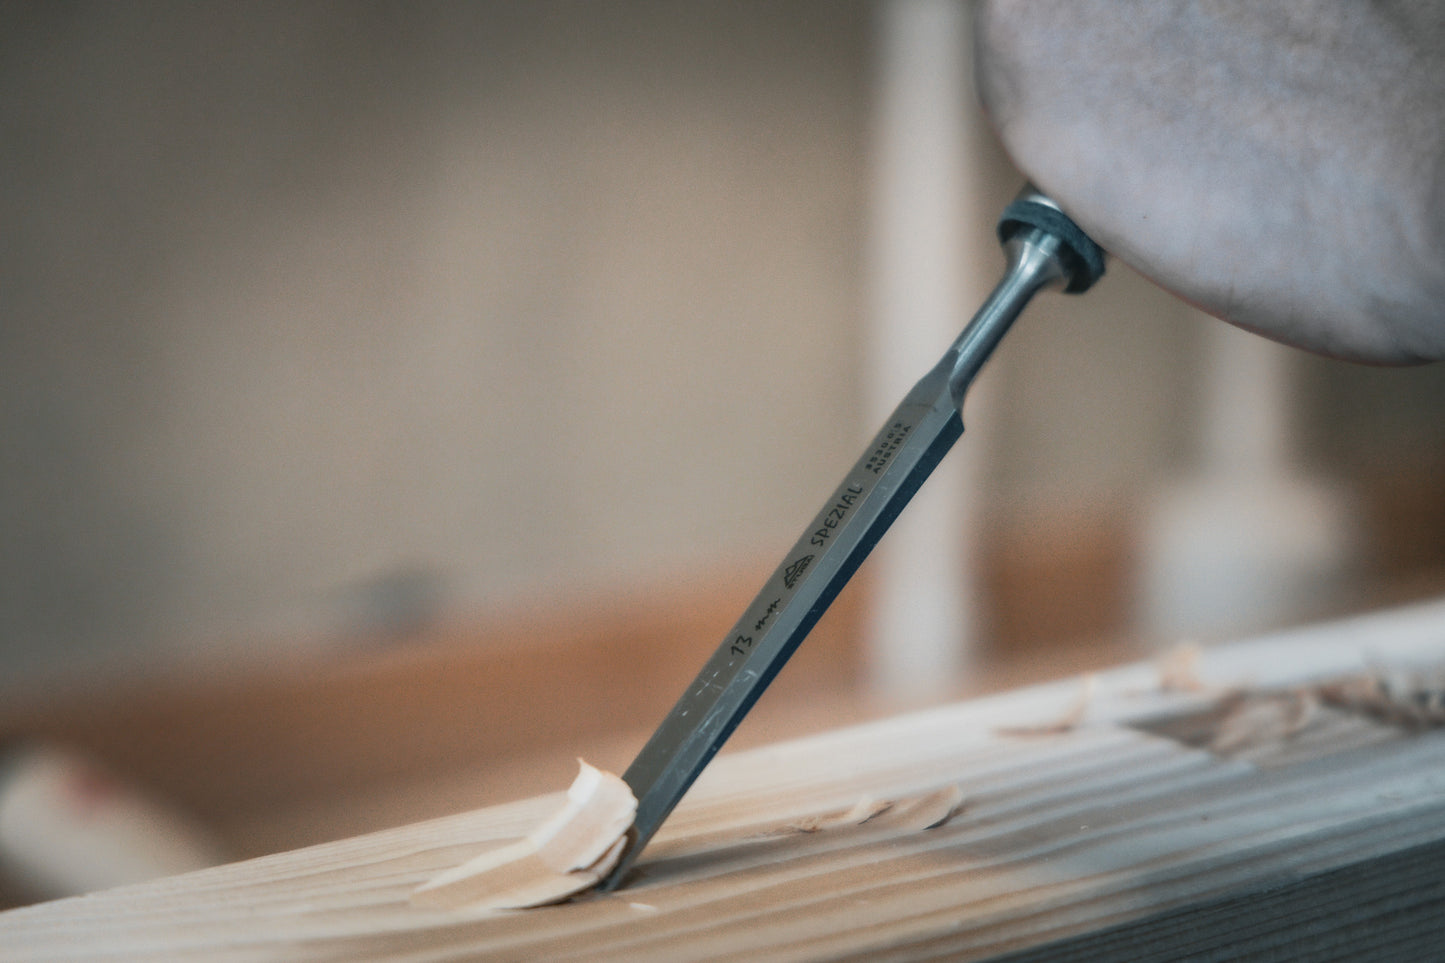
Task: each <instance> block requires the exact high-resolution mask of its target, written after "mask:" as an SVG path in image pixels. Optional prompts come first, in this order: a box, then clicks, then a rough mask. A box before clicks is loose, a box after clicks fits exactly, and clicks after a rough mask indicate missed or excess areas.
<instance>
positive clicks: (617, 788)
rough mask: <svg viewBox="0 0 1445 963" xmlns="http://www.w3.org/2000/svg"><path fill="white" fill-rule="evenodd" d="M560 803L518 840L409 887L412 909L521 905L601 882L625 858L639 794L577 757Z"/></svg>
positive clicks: (553, 900) (554, 898)
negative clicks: (575, 771)
mask: <svg viewBox="0 0 1445 963" xmlns="http://www.w3.org/2000/svg"><path fill="white" fill-rule="evenodd" d="M577 762H578V765H579V766H580V771H579V772H578V774H577V778H576V780H574V781H573V783H572V786H571V787H570V788H569V789H568V790H567V799H566V802H565V803H564V805H563V807H562V808H561V809H560V810H559V811H558V812H557V813H556V814H555V815H553V816H552V817H551V818H549V819H548V820H547V821H546V822H544V823H542V825H540V826H538V827H537V828H536V829H534V830H532V832H531V833H529V834H527V836H526V837H525V838H523V839H520V840H518V841H517V842H514V843H511V844H509V845H506V846H502V847H501V848H499V849H494V850H491V851H489V852H486V853H483V854H482V855H480V856H478V857H476V858H475V859H472V860H469V861H467V862H465V863H463V864H462V865H460V866H457V867H454V868H453V869H449V870H447V871H445V872H443V873H439V874H438V875H436V876H434V877H433V878H432V879H430V880H428V881H427V882H425V883H423V884H422V885H421V886H419V887H417V889H416V890H415V891H413V893H412V896H411V901H412V903H413V904H414V905H417V906H428V907H433V908H440V909H457V908H460V907H469V908H475V909H526V908H530V907H533V906H545V905H547V904H549V903H559V902H561V901H562V900H565V899H568V898H570V897H572V896H575V895H577V894H578V893H580V892H582V891H584V890H587V889H590V888H591V887H593V886H595V885H597V884H598V883H599V882H601V881H602V880H603V879H604V878H605V877H606V876H607V874H608V873H609V872H611V871H612V868H613V867H615V866H616V865H617V862H618V860H620V859H621V858H622V853H623V850H625V849H626V848H627V842H628V837H627V831H628V830H629V829H631V828H632V820H633V817H634V816H635V815H636V813H637V799H636V798H635V797H634V796H633V795H632V790H631V789H630V788H629V787H628V785H627V783H625V782H623V781H622V780H621V779H619V778H618V777H617V776H614V775H612V774H611V773H609V772H603V771H602V770H600V769H596V768H594V767H592V766H589V765H588V764H587V763H585V762H583V761H582V760H581V759H579V760H577Z"/></svg>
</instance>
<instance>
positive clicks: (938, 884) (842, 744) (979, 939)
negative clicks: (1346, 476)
mask: <svg viewBox="0 0 1445 963" xmlns="http://www.w3.org/2000/svg"><path fill="white" fill-rule="evenodd" d="M1442 662H1445V603H1435V604H1429V605H1423V606H1416V607H1412V608H1410V609H1405V610H1399V611H1395V612H1391V613H1384V614H1381V615H1376V616H1370V617H1362V618H1359V619H1355V620H1351V621H1348V622H1342V623H1337V624H1334V625H1329V626H1322V627H1316V628H1311V629H1304V630H1299V631H1295V632H1291V633H1287V634H1282V635H1279V636H1275V637H1271V638H1266V639H1260V640H1254V641H1250V642H1243V643H1238V644H1235V645H1231V646H1225V647H1219V648H1215V649H1212V650H1209V651H1207V652H1206V653H1204V654H1203V656H1202V657H1201V660H1200V665H1199V675H1200V676H1201V678H1202V680H1203V681H1204V682H1205V683H1206V684H1208V685H1210V686H1211V687H1226V686H1247V687H1255V688H1289V687H1295V686H1301V685H1307V684H1310V683H1312V682H1316V681H1321V680H1327V679H1330V678H1334V677H1338V676H1342V675H1348V674H1353V673H1359V672H1363V671H1369V670H1371V669H1373V668H1375V667H1377V666H1380V665H1388V666H1406V667H1409V666H1426V665H1430V666H1437V665H1439V664H1440V663H1442ZM1158 680H1159V675H1158V671H1157V669H1156V667H1154V666H1152V665H1148V664H1140V665H1135V666H1129V667H1125V668H1121V669H1117V670H1112V671H1109V672H1106V673H1102V674H1100V676H1099V677H1098V679H1097V685H1096V686H1095V693H1094V695H1093V697H1092V700H1091V701H1090V703H1089V706H1088V711H1087V712H1086V714H1085V716H1084V719H1083V721H1082V723H1081V724H1080V725H1079V726H1078V727H1076V728H1074V729H1073V730H1071V731H1068V732H1064V733H1057V734H1051V735H1033V736H1020V735H1003V734H1000V732H999V729H1000V728H1007V727H1021V726H1022V727H1026V726H1030V725H1038V724H1042V723H1047V722H1049V721H1050V720H1052V719H1055V718H1057V717H1059V716H1060V714H1061V713H1063V712H1065V711H1067V709H1068V707H1069V706H1070V705H1071V704H1072V703H1073V702H1074V700H1075V698H1076V696H1077V693H1078V691H1079V689H1080V686H1079V682H1078V680H1064V681H1061V682H1059V683H1056V684H1050V685H1046V686H1040V687H1035V688H1031V689H1025V690H1020V691H1017V692H1012V693H1007V694H1004V695H1000V696H995V697H989V698H986V699H980V700H975V701H972V702H967V703H961V704H958V705H953V706H947V707H943V708H939V709H934V710H930V711H927V712H923V713H917V714H913V715H909V716H903V717H899V718H896V719H890V720H884V721H881V722H876V723H870V724H867V725H864V726H860V727H856V728H852V729H845V730H837V731H834V732H830V733H825V734H823V735H820V736H814V737H810V738H807V739H803V740H798V741H795V742H791V743H784V744H780V745H776V746H771V747H766V748H762V749H756V750H750V751H747V752H741V753H735V754H727V753H724V755H723V756H722V757H720V758H719V759H718V760H717V761H716V762H715V763H714V765H713V766H712V767H710V768H709V769H708V770H707V772H706V773H705V774H704V776H703V778H702V779H701V780H700V781H699V782H698V784H697V786H696V787H695V788H694V790H693V792H692V793H690V794H689V796H688V797H687V798H686V799H685V800H684V802H683V804H682V805H681V806H680V807H679V808H678V810H677V812H676V813H675V814H674V816H673V818H672V819H671V820H669V822H668V823H667V824H666V826H665V827H664V829H663V831H662V832H661V833H660V834H659V836H658V838H657V840H656V841H655V843H654V844H653V846H652V847H650V848H649V849H648V851H647V852H646V853H645V854H644V856H643V857H642V859H641V860H640V861H639V864H638V869H639V874H638V877H637V878H636V879H635V880H634V881H633V882H632V883H631V884H630V885H628V886H627V887H625V888H624V889H622V890H620V891H618V892H616V893H614V894H610V895H607V896H603V897H595V898H590V899H585V900H583V901H580V902H576V903H571V904H566V905H561V906H556V907H549V908H544V909H537V910H527V911H515V912H505V913H478V912H466V911H462V912H457V911H450V912H448V911H439V910H424V909H419V908H416V907H413V906H412V905H410V904H409V902H408V895H409V894H410V892H411V890H412V889H413V888H414V887H415V886H417V885H418V884H419V883H421V882H423V881H424V880H426V879H427V878H429V877H430V876H431V875H433V874H435V873H436V872H438V871H440V870H442V869H445V868H447V867H450V866H454V865H456V864H458V863H460V862H462V861H464V860H466V859H468V858H470V857H472V856H474V855H476V854H477V853H478V852H481V851H483V850H485V849H487V848H489V847H493V846H497V845H501V844H503V843H505V842H508V841H511V840H513V839H516V838H517V837H519V836H522V835H523V834H525V833H526V832H527V831H528V830H529V829H530V828H531V827H532V826H533V825H535V824H536V822H537V821H538V820H540V819H541V818H544V817H545V816H546V815H547V814H548V813H549V812H550V811H551V810H552V809H553V808H555V807H556V805H557V803H558V796H557V795H556V794H554V795H551V796H547V797H539V798H536V799H530V800H524V801H520V802H516V803H512V804H508V805H503V806H495V807H491V808H488V809H482V810H477V811H474V812H470V813H465V814H462V815H458V816H453V817H447V818H444V819H439V820H433V821H430V822H426V823H419V824H414V825H410V826H404V827H401V828H398V829H394V830H389V831H386V832H382V833H376V834H372V835H368V836H362V837H357V838H354V839H349V840H345V841H341V842H337V843H331V844H326V845H322V846H316V847H312V848H309V849H304V850H297V851H294V852H290V853H283V854H279V855H275V856H267V857H262V858H259V859H255V860H251V861H249V862H244V863H238V864H233V865H230V866H225V867H220V868H217V869H213V870H207V871H203V872H200V873H194V874H190V875H187V876H181V877H174V878H172V879H168V880H162V881H158V882H155V883H149V884H142V885H138V886H132V887H126V888H122V889H117V890H112V891H110V892H106V893H101V894H96V895H93V896H89V897H83V898H78V899H71V900H62V901H57V902H54V903H49V904H44V905H40V906H35V907H29V908H25V909H20V910H13V911H10V912H8V913H4V914H0V958H3V959H16V960H76V959H166V960H177V959H189V958H196V959H208V960H212V959H216V960H260V959H277V960H283V959H284V960H356V959H396V960H452V959H504V960H505V959H516V960H523V959H548V960H569V959H576V960H597V959H618V960H622V959H625V960H659V961H662V960H665V961H673V960H688V959H697V960H701V959H739V958H748V959H776V960H811V959H854V958H856V959H870V960H887V959H919V958H930V957H938V958H950V959H992V958H997V957H1007V956H1009V955H1011V954H1022V956H1019V957H1018V958H1019V959H1054V958H1069V956H1070V954H1072V955H1074V956H1075V958H1080V959H1172V958H1219V959H1225V958H1236V957H1238V958H1244V957H1247V956H1248V955H1249V953H1251V952H1252V953H1255V954H1256V955H1257V956H1258V957H1259V958H1274V957H1271V956H1269V955H1268V954H1269V953H1270V952H1275V951H1276V950H1278V951H1280V952H1281V954H1282V955H1283V956H1284V957H1288V956H1289V955H1291V953H1290V952H1289V949H1290V947H1292V946H1296V945H1305V944H1302V943H1300V944H1296V942H1293V941H1298V940H1306V939H1315V940H1316V941H1317V943H1316V944H1314V945H1316V948H1319V947H1326V948H1328V947H1335V948H1337V949H1338V948H1340V947H1344V949H1343V950H1340V952H1341V954H1342V955H1343V956H1345V957H1348V958H1369V956H1370V954H1371V953H1375V954H1376V956H1377V957H1379V958H1388V956H1380V954H1382V953H1385V954H1397V953H1399V952H1402V951H1403V952H1404V953H1405V954H1406V957H1408V953H1409V949H1410V946H1411V945H1412V943H1411V941H1415V942H1416V943H1418V942H1419V941H1420V940H1425V939H1438V938H1439V936H1440V933H1439V928H1440V926H1442V925H1445V924H1440V923H1431V922H1430V921H1432V920H1439V919H1445V907H1442V906H1441V886H1440V885H1439V881H1440V879H1441V875H1440V872H1441V867H1442V865H1445V858H1442V854H1445V731H1439V730H1435V731H1427V732H1421V733H1405V732H1403V731H1402V730H1399V729H1397V728H1395V727H1391V726H1386V725H1384V724H1382V723H1378V722H1374V721H1371V720H1369V719H1366V718H1363V717H1359V718H1353V717H1349V716H1348V714H1345V715H1343V716H1342V715H1341V714H1339V713H1331V712H1328V711H1326V712H1324V713H1322V714H1321V715H1320V716H1319V717H1318V720H1317V721H1318V726H1317V725H1315V724H1314V723H1312V726H1311V728H1310V729H1309V730H1308V731H1307V732H1304V733H1300V734H1299V735H1298V736H1297V737H1295V738H1292V739H1288V740H1284V739H1281V740H1278V743H1279V746H1280V751H1278V752H1275V753H1271V752H1270V751H1267V750H1268V747H1267V746H1266V747H1263V748H1261V747H1258V746H1257V747H1254V749H1253V751H1252V752H1251V753H1244V754H1241V755H1239V756H1237V757H1235V758H1224V757H1222V756H1220V755H1216V754H1214V753H1211V752H1209V751H1207V750H1206V749H1202V748H1196V747H1193V746H1190V745H1187V744H1186V743H1184V742H1181V741H1179V740H1178V739H1175V738H1170V737H1168V736H1166V735H1161V734H1158V732H1157V731H1151V729H1153V730H1160V728H1161V726H1160V720H1167V719H1179V718H1182V717H1186V716H1189V715H1190V714H1197V713H1201V712H1204V711H1205V710H1207V709H1208V708H1209V707H1210V706H1211V705H1212V704H1214V703H1215V702H1216V701H1217V700H1218V698H1219V691H1218V689H1212V690H1211V691H1206V692H1192V693H1191V692H1168V691H1161V690H1160V688H1159V685H1158ZM1319 726H1323V728H1320V727H1319ZM1163 728H1165V729H1167V728H1168V726H1167V725H1165V726H1164V727H1163ZM1310 733H1313V736H1311V735H1310ZM951 783H961V784H962V785H963V787H964V789H965V791H966V793H967V795H968V803H967V807H966V808H965V810H964V811H963V812H962V814H960V815H959V816H958V817H956V818H955V819H953V820H952V821H951V822H949V823H948V824H947V825H945V826H943V827H941V828H939V829H934V830H927V831H917V830H908V831H898V830H897V829H895V828H890V827H889V826H887V825H880V826H873V825H871V824H864V825H862V826H858V827H849V828H845V829H830V830H827V831H822V832H815V833H799V832H792V831H788V829H787V826H788V825H789V824H790V823H795V822H798V821H800V820H803V819H806V818H807V817H810V816H816V815H819V814H825V813H830V812H834V811H838V810H844V809H848V808H849V807H851V806H852V805H853V804H854V803H856V802H857V801H858V800H859V798H860V797H862V796H865V795H871V796H874V797H879V798H904V797H908V796H911V795H918V794H921V793H925V792H928V791H929V790H932V789H935V788H938V787H940V786H944V785H948V784H951ZM560 788H562V787H559V789H560ZM1352 894H1353V895H1352ZM1366 897H1368V898H1366ZM1331 900H1333V901H1334V904H1331V902H1330V901H1331ZM1331 905H1335V909H1334V910H1333V911H1332V910H1330V909H1329V907H1330V906H1331ZM1371 907H1374V910H1372V909H1371ZM1432 926H1433V927H1435V929H1434V930H1432V929H1431V927H1432ZM1310 934H1313V936H1311V935H1310ZM1231 940H1232V942H1231ZM1321 940H1322V941H1323V942H1318V941H1321ZM1351 941H1353V942H1351ZM1271 946H1273V947H1274V950H1270V949H1269V948H1270V947H1271ZM1190 947H1193V950H1192V951H1191V950H1190ZM1281 947H1282V948H1283V950H1281ZM1195 951H1197V952H1195ZM1171 954H1173V955H1171ZM1211 954H1213V955H1212V956H1211ZM1261 954H1262V955H1261ZM1315 958H1328V957H1327V956H1326V955H1325V954H1324V953H1323V952H1320V953H1317V954H1315Z"/></svg>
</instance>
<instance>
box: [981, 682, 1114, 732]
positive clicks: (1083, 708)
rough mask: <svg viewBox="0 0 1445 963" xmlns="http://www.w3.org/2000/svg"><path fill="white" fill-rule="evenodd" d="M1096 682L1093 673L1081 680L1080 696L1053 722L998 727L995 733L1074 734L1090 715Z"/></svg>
mask: <svg viewBox="0 0 1445 963" xmlns="http://www.w3.org/2000/svg"><path fill="white" fill-rule="evenodd" d="M1096 684H1097V683H1096V680H1095V678H1094V674H1093V673H1092V672H1090V673H1088V674H1087V675H1085V676H1083V677H1082V678H1081V679H1080V687H1079V695H1078V697H1077V698H1076V699H1075V700H1074V704H1073V705H1072V706H1070V707H1069V708H1068V709H1067V710H1066V711H1065V712H1064V714H1063V715H1061V716H1060V717H1059V718H1057V719H1055V720H1054V721H1052V722H1044V723H1040V724H1039V725H1032V726H996V727H995V728H994V730H993V731H994V732H996V733H998V734H999V735H1001V736H1058V735H1063V734H1064V733H1066V732H1072V731H1074V730H1075V729H1077V728H1078V727H1079V724H1080V723H1082V722H1083V721H1084V717H1085V716H1086V715H1088V713H1089V704H1090V703H1091V702H1093V700H1094V687H1095V685H1096Z"/></svg>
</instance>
